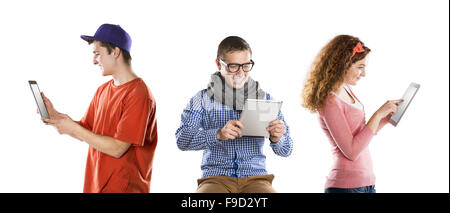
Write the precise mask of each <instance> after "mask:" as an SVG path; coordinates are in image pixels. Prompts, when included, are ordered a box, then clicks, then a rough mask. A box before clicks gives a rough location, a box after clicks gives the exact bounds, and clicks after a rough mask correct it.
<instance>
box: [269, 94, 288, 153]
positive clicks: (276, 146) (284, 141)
mask: <svg viewBox="0 0 450 213" xmlns="http://www.w3.org/2000/svg"><path fill="white" fill-rule="evenodd" d="M266 98H267V100H272V97H271V96H270V95H269V94H267V97H266ZM278 120H280V121H282V122H283V123H284V125H285V126H286V132H285V133H284V134H283V136H282V137H281V138H280V140H279V141H278V142H276V143H273V142H270V147H271V148H272V150H273V152H274V153H275V154H276V155H278V156H282V157H288V156H289V155H291V153H292V150H293V148H294V147H293V146H294V144H293V141H292V139H291V136H290V130H289V126H288V125H287V123H286V121H285V120H284V116H283V113H282V112H281V111H280V112H279V113H278Z"/></svg>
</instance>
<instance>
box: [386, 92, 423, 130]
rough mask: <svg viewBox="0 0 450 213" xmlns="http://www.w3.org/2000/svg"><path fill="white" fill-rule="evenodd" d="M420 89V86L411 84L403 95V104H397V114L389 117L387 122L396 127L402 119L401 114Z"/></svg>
mask: <svg viewBox="0 0 450 213" xmlns="http://www.w3.org/2000/svg"><path fill="white" fill-rule="evenodd" d="M419 88H420V84H416V83H411V84H410V85H409V87H408V89H406V92H405V94H403V98H402V99H403V102H401V103H399V104H398V108H397V112H396V113H395V114H393V115H392V116H391V118H390V119H389V122H390V123H391V124H392V125H394V126H397V125H398V123H399V122H400V119H401V118H402V116H403V114H405V111H406V109H407V108H408V106H409V104H410V103H411V101H412V99H413V98H414V96H415V95H416V93H417V91H418V90H419Z"/></svg>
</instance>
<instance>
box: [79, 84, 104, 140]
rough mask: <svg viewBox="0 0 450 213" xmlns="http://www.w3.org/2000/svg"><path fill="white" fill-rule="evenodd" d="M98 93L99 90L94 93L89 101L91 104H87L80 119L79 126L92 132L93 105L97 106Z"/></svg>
mask: <svg viewBox="0 0 450 213" xmlns="http://www.w3.org/2000/svg"><path fill="white" fill-rule="evenodd" d="M98 93H99V89H97V92H95V95H94V97H93V98H92V100H91V103H90V104H89V108H88V110H87V111H86V113H85V114H84V116H83V118H81V120H80V122H79V124H80V125H81V126H82V127H84V128H86V129H88V130H89V131H92V128H93V126H94V117H95V105H96V104H97V95H98Z"/></svg>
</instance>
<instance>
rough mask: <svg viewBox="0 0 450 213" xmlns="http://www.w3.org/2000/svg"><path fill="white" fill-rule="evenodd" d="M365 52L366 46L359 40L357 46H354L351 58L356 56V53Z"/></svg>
mask: <svg viewBox="0 0 450 213" xmlns="http://www.w3.org/2000/svg"><path fill="white" fill-rule="evenodd" d="M362 52H364V48H363V47H362V45H361V42H358V44H356V46H355V47H354V48H353V54H352V56H351V57H350V58H353V56H355V54H356V53H362Z"/></svg>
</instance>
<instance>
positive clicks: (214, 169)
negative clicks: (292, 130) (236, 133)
mask: <svg viewBox="0 0 450 213" xmlns="http://www.w3.org/2000/svg"><path fill="white" fill-rule="evenodd" d="M266 98H267V100H270V95H269V94H267V97H266ZM240 116H241V111H240V110H233V109H232V108H230V107H228V106H226V105H223V104H221V103H219V102H217V101H215V100H214V99H212V98H210V97H208V95H207V94H206V89H205V90H202V91H200V92H198V93H197V94H196V95H195V96H194V97H192V98H191V100H190V101H189V103H188V105H187V106H186V108H185V109H184V110H183V113H182V114H181V125H180V128H178V129H177V131H176V133H175V135H176V138H177V145H178V148H179V149H181V150H183V151H185V150H204V151H203V160H202V164H201V169H202V173H203V174H202V178H205V177H210V176H219V175H225V176H231V177H249V176H254V175H265V174H267V171H266V156H265V155H264V154H263V145H264V138H262V137H241V138H237V139H234V140H226V141H220V140H218V139H217V131H218V130H219V129H220V128H222V127H223V126H225V124H226V123H227V122H228V121H229V120H239V118H240ZM278 119H280V120H281V121H283V122H284V124H285V126H286V133H285V134H284V135H283V137H281V139H280V141H278V142H277V143H270V147H271V148H272V150H273V152H274V153H275V154H277V155H279V156H283V157H287V156H289V155H290V154H291V153H292V146H293V144H292V139H291V137H290V136H289V127H288V126H287V124H286V122H285V121H284V117H283V114H282V113H281V112H280V113H279V114H278Z"/></svg>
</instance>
